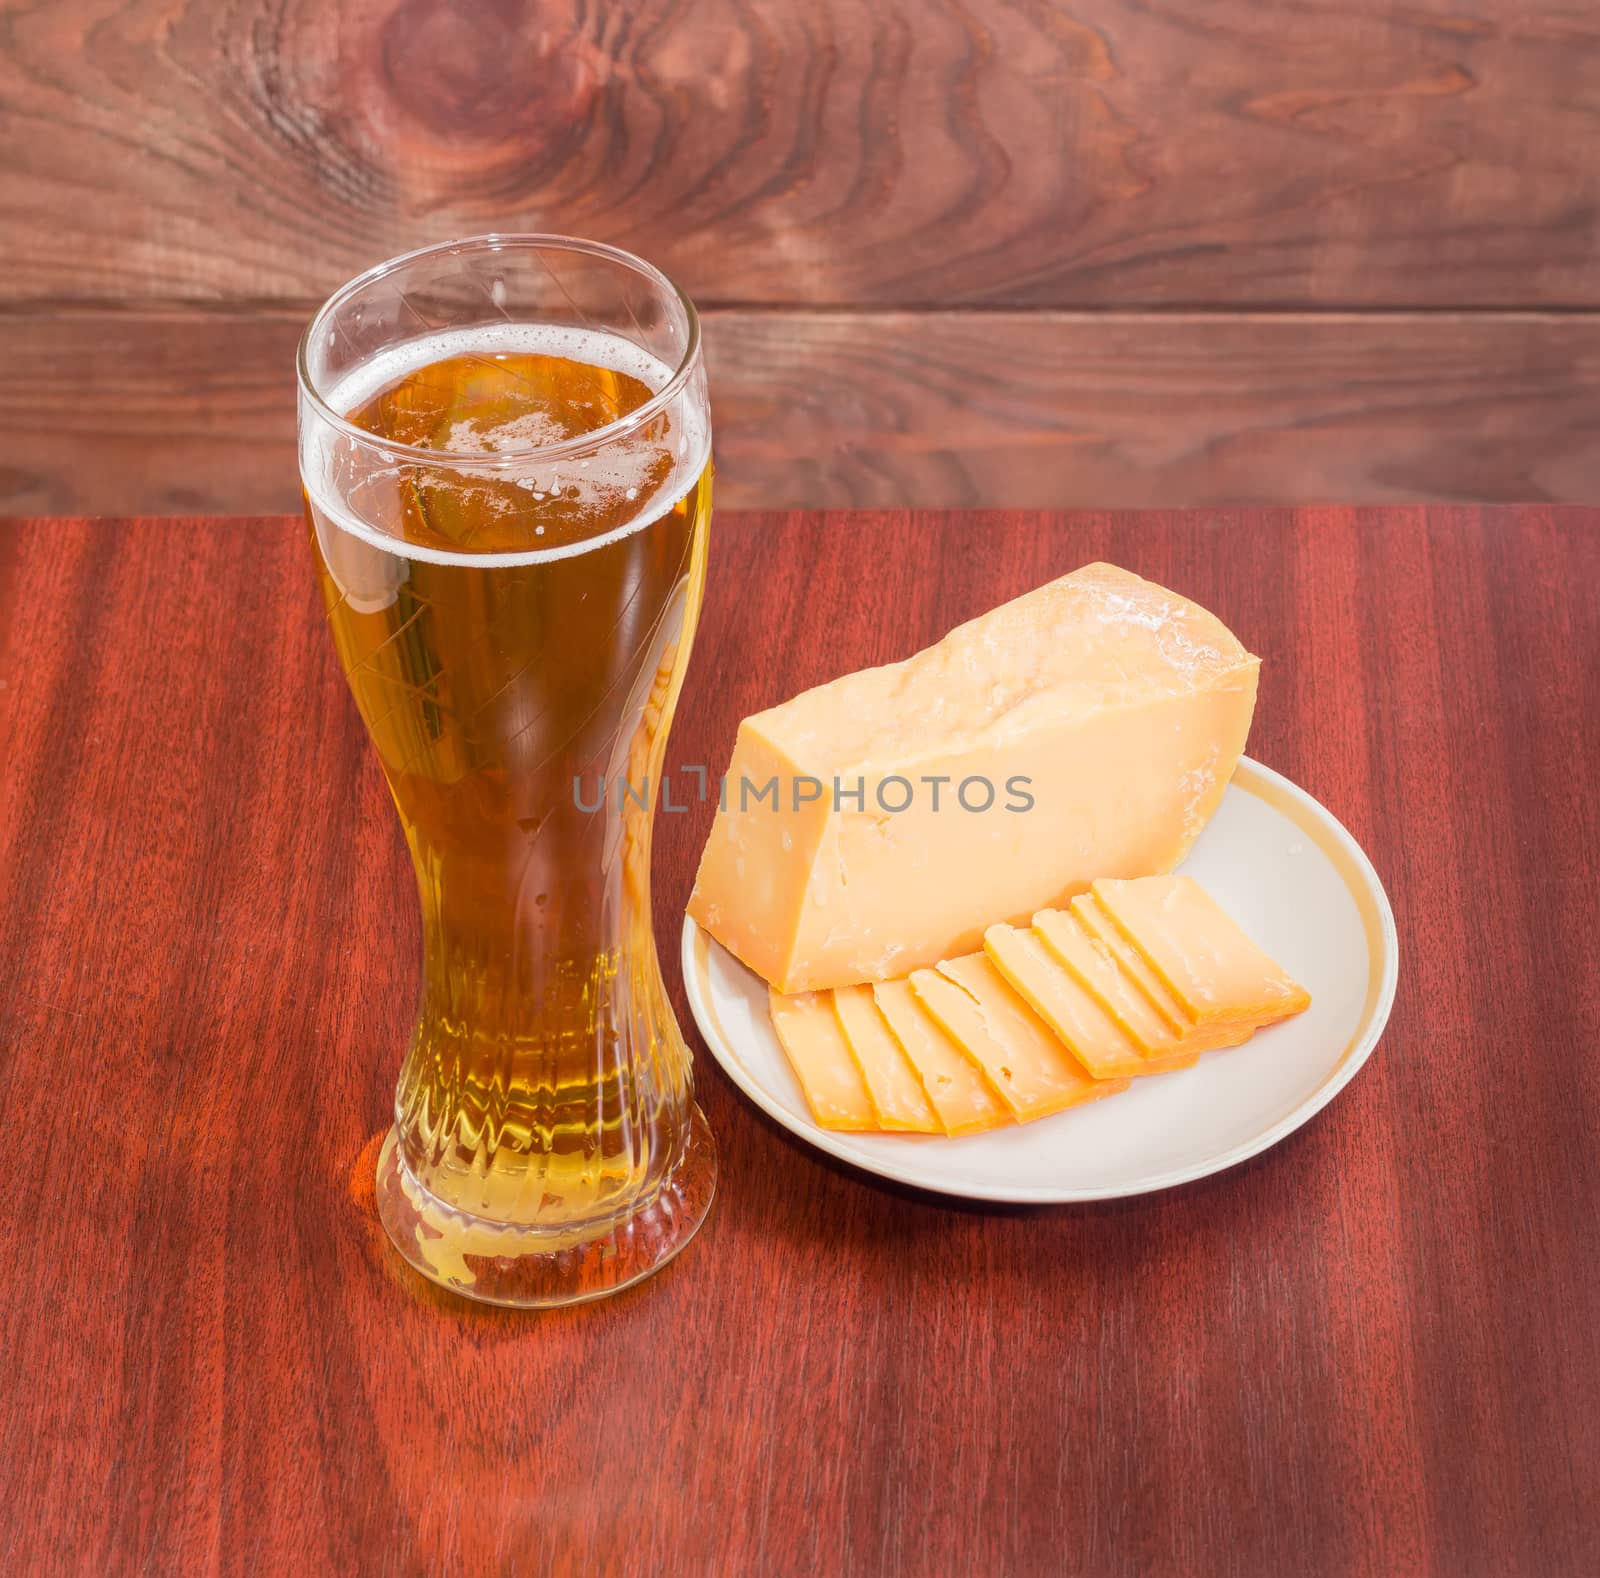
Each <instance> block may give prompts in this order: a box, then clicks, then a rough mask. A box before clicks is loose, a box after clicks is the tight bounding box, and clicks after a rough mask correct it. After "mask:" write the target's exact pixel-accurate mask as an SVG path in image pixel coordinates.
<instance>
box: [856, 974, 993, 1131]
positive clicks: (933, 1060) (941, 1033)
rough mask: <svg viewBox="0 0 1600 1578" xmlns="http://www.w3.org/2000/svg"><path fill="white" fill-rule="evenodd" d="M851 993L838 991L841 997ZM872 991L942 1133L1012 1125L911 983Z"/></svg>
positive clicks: (889, 984)
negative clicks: (919, 997)
mask: <svg viewBox="0 0 1600 1578" xmlns="http://www.w3.org/2000/svg"><path fill="white" fill-rule="evenodd" d="M849 990H850V988H849V987H840V988H839V991H840V992H841V993H842V992H846V991H849ZM871 992H872V996H873V1000H874V1001H875V1002H876V1003H877V1005H878V1011H879V1012H880V1013H881V1014H882V1015H883V1017H884V1019H885V1021H886V1022H887V1023H888V1026H889V1029H890V1030H891V1031H892V1032H893V1033H894V1037H895V1039H896V1040H897V1041H898V1042H899V1043H900V1046H901V1049H902V1050H903V1051H904V1052H905V1054H906V1056H907V1057H908V1058H910V1060H911V1063H912V1066H913V1067H914V1068H915V1069H916V1071H917V1075H918V1077H919V1078H920V1079H921V1081H922V1088H923V1090H925V1091H926V1092H927V1095H928V1100H929V1101H930V1102H932V1104H933V1108H934V1110H935V1111H936V1112H937V1113H938V1114H939V1121H940V1122H941V1123H942V1124H943V1125H944V1130H945V1133H946V1134H971V1133H973V1132H974V1131H976V1130H979V1129H994V1128H998V1127H999V1126H1000V1125H1001V1124H1004V1123H1010V1122H1011V1112H1010V1110H1009V1109H1008V1108H1007V1106H1006V1104H1005V1103H1004V1102H1003V1101H1001V1099H1000V1097H999V1096H998V1095H997V1094H996V1093H995V1091H994V1087H993V1086H991V1085H990V1084H989V1082H988V1080H986V1079H985V1078H984V1077H983V1075H982V1073H981V1072H980V1071H979V1070H978V1068H977V1067H976V1066H975V1065H974V1064H972V1063H971V1062H969V1061H968V1059H967V1057H966V1054H965V1053H963V1052H962V1050H961V1048H960V1047H958V1046H957V1045H956V1043H955V1042H954V1041H952V1040H951V1039H950V1037H949V1035H948V1034H947V1033H946V1031H945V1029H944V1027H943V1026H942V1025H941V1024H940V1023H939V1021H938V1020H937V1019H935V1018H934V1017H933V1015H932V1014H930V1013H929V1012H928V1010H927V1009H926V1008H924V1007H923V1006H922V1004H921V1003H920V1002H919V1001H918V1000H917V995H916V993H915V992H913V991H912V990H911V983H910V982H909V981H881V982H879V983H878V984H877V985H876V986H874V987H872V988H871Z"/></svg>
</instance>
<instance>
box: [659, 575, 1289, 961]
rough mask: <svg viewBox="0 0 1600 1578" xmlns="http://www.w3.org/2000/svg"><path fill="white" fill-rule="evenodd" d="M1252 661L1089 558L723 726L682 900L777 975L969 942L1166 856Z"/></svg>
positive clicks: (1220, 754)
mask: <svg viewBox="0 0 1600 1578" xmlns="http://www.w3.org/2000/svg"><path fill="white" fill-rule="evenodd" d="M1258 667H1259V660H1258V659H1257V658H1255V657H1252V656H1251V655H1250V654H1249V653H1248V652H1247V651H1245V649H1244V648H1243V647H1242V646H1241V645H1240V644H1239V642H1238V641H1237V640H1236V639H1235V638H1234V636H1233V635H1232V634H1231V633H1230V632H1229V631H1228V630H1227V628H1226V627H1225V626H1224V625H1223V624H1222V623H1221V622H1220V621H1219V620H1218V619H1216V618H1215V617H1214V616H1213V615H1212V614H1209V613H1207V612H1206V611H1205V610H1204V609H1203V608H1200V607H1198V606H1196V605H1195V604H1194V603H1191V602H1189V601H1188V600H1187V599H1185V598H1183V597H1180V596H1178V595H1177V594H1176V593H1174V592H1169V591H1166V590H1164V589H1163V588H1162V587H1159V586H1156V585H1153V584H1152V583H1150V582H1148V581H1144V580H1141V579H1140V578H1139V577H1138V576H1136V575H1132V574H1130V573H1129V572H1127V571H1126V570H1119V569H1117V568H1116V567H1115V566H1113V565H1108V564H1091V565H1086V566H1085V567H1084V568H1082V569H1080V570H1076V571H1074V572H1073V573H1072V574H1070V575H1066V576H1063V577H1061V578H1060V579H1059V580H1056V581H1052V582H1050V583H1049V584H1048V585H1045V586H1042V587H1039V588H1038V589H1037V590H1035V591H1032V592H1029V593H1028V594H1026V595H1025V596H1023V597H1019V598H1017V599H1016V600H1015V601H1014V602H1011V603H1007V604H1005V605H1003V606H1002V607H1000V608H996V609H993V610H991V611H990V612H989V613H987V614H984V615H982V616H980V617H979V618H977V619H974V620H972V621H971V622H969V623H967V624H964V625H961V626H958V627H957V628H956V629H955V630H952V631H951V632H950V633H949V634H948V635H947V636H946V637H945V638H944V639H943V640H942V641H940V642H939V643H938V644H937V645H935V646H932V647H929V648H927V649H926V650H925V651H923V652H919V653H917V654H916V655H915V656H914V657H911V658H907V659H906V660H905V661H904V662H901V663H895V664H890V665H889V666H887V667H884V668H872V669H863V670H861V671H860V672H858V673H854V674H848V675H846V676H845V677H844V678H842V679H838V680H835V681H833V682H832V683H831V684H828V685H822V686H819V687H818V688H816V689H814V690H809V691H806V692H804V693H803V694H802V695H799V696H796V697H794V698H793V699H792V700H790V701H787V702H785V703H784V704H783V705H781V706H778V707H773V708H771V709H770V710H768V711H766V712H761V713H757V714H755V715H754V716H753V717H749V718H746V719H745V720H744V722H743V723H742V724H740V726H739V732H738V737H737V739H736V741H735V744H734V749H733V759H732V762H731V763H730V765H729V768H728V773H727V778H726V787H725V792H724V796H723V803H724V808H723V809H719V811H718V813H717V816H716V820H715V822H714V824H713V826H712V830H711V835H710V838H709V839H708V840H707V843H706V847H705V852H704V854H703V856H702V857H701V861H700V869H699V873H698V875H697V877H696V879H695V887H694V893H693V896H692V897H691V898H690V901H689V913H690V914H691V915H692V916H693V917H694V919H695V920H696V921H698V922H699V924H700V925H701V926H703V927H704V928H705V929H706V930H707V931H708V932H710V933H711V935H712V936H713V937H715V938H716V939H717V940H718V941H719V942H721V943H722V944H723V945H724V946H725V947H727V948H728V949H729V950H730V951H731V952H733V953H734V954H736V955H737V956H738V957H739V958H740V959H742V960H743V961H744V962H745V963H746V964H747V965H749V966H750V967H751V968H752V969H754V970H756V971H757V972H758V973H759V974H760V975H761V976H763V977H764V978H765V979H766V980H767V981H769V982H770V983H771V984H772V985H774V986H776V987H777V988H778V989H779V990H780V991H783V992H798V991H803V990H808V989H815V988H821V987H829V986H841V985H846V984H849V983H851V982H861V981H882V980H889V979H892V978H894V977H896V976H901V975H905V974H907V973H908V972H909V971H910V970H912V969H914V968H919V967H924V966H930V965H933V964H935V963H937V962H938V961H939V960H942V959H948V958H952V957H955V956H957V955H961V954H964V953H967V952H970V951H971V950H974V949H977V948H979V947H980V946H981V944H982V939H983V933H984V930H985V929H986V928H987V927H989V926H991V925H993V924H995V923H997V922H1001V921H1008V922H1012V923H1015V924H1026V923H1027V922H1028V921H1029V920H1030V919H1031V917H1032V916H1033V914H1034V913H1035V911H1037V910H1040V909H1045V908H1050V907H1054V906H1056V905H1059V904H1061V903H1064V902H1065V901H1066V899H1067V898H1068V897H1069V896H1071V895H1072V894H1074V893H1077V892H1081V891H1082V890H1083V889H1085V888H1087V887H1088V885H1089V884H1090V882H1091V881H1093V879H1094V878H1096V877H1103V876H1117V877H1137V876H1143V875H1146V874H1148V873H1152V872H1160V871H1167V870H1170V869H1171V868H1172V867H1173V866H1175V865H1176V864H1177V863H1178V862H1179V861H1180V860H1181V859H1182V858H1183V856H1184V855H1185V854H1186V853H1187V851H1188V849H1189V846H1190V845H1191V844H1192V843H1193V842H1194V839H1195V837H1196V835H1197V834H1198V833H1199V831H1200V829H1201V828H1202V827H1204V826H1205V824H1206V821H1207V820H1208V818H1209V817H1210V816H1211V813H1212V812H1213V811H1214V810H1215V809H1216V806H1217V803H1218V801H1219V800H1220V799H1221V797H1222V794H1223V791H1224V789H1225V788H1226V787H1227V783H1228V780H1229V778H1230V777H1231V776H1232V774H1233V770H1234V767H1235V765H1236V764H1237V762H1238V760H1239V755H1240V753H1241V751H1242V750H1243V749H1244V743H1245V735H1246V734H1247V732H1248V731H1249V727H1250V717H1251V712H1252V710H1253V708H1254V706H1255V694H1256V671H1257V668H1258Z"/></svg>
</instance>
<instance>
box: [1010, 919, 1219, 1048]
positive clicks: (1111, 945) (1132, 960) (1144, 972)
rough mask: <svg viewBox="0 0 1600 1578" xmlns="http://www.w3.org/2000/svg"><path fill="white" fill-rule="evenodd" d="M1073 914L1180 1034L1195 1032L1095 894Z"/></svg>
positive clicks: (1182, 1007)
mask: <svg viewBox="0 0 1600 1578" xmlns="http://www.w3.org/2000/svg"><path fill="white" fill-rule="evenodd" d="M1071 911H1072V915H1073V917H1074V919H1076V920H1077V922H1078V923H1079V925H1081V926H1082V927H1083V929H1084V930H1085V931H1086V932H1088V933H1089V935H1090V936H1092V937H1093V938H1094V939H1095V941H1096V942H1099V943H1102V944H1104V946H1105V948H1106V950H1107V952H1109V953H1110V954H1111V956H1112V958H1114V959H1115V960H1116V961H1117V964H1118V966H1119V968H1120V969H1121V970H1122V971H1123V973H1124V974H1125V975H1126V976H1127V978H1128V979H1129V980H1130V981H1132V982H1133V984H1134V985H1135V986H1136V987H1138V989H1139V991H1140V993H1141V994H1142V995H1143V996H1144V998H1145V1000H1146V1001H1147V1002H1148V1003H1149V1004H1150V1006H1151V1007H1152V1008H1154V1009H1155V1011H1156V1012H1157V1013H1158V1014H1159V1015H1160V1016H1161V1017H1162V1019H1164V1020H1165V1021H1166V1022H1167V1024H1169V1025H1170V1026H1171V1027H1172V1029H1173V1031H1174V1032H1175V1033H1176V1034H1179V1035H1183V1034H1186V1033H1187V1032H1188V1031H1190V1030H1191V1029H1193V1027H1194V1020H1192V1019H1191V1018H1190V1017H1189V1015H1188V1012H1187V1011H1186V1010H1185V1008H1184V1006H1183V1004H1182V1003H1180V1002H1179V1001H1178V999H1177V998H1176V997H1174V996H1173V995H1172V993H1171V992H1169V991H1168V990H1167V988H1166V986H1165V985H1164V984H1163V982H1162V980H1161V977H1160V976H1159V975H1157V974H1156V972H1155V971H1154V970H1152V969H1151V968H1150V966H1149V965H1148V964H1147V963H1146V962H1145V960H1144V957H1143V955H1142V954H1140V953H1139V951H1138V950H1137V949H1136V948H1135V947H1134V946H1133V944H1132V943H1131V942H1129V941H1128V939H1127V938H1126V937H1124V936H1123V935H1122V933H1121V932H1120V931H1119V930H1118V929H1117V924H1116V922H1115V921H1114V920H1112V918H1111V917H1110V916H1109V915H1108V914H1107V913H1106V911H1105V906H1104V905H1102V904H1101V903H1100V902H1099V900H1098V899H1096V898H1095V896H1094V894H1093V893H1080V894H1079V895H1078V896H1077V897H1076V898H1075V899H1074V900H1073V901H1072V905H1071ZM1037 918H1038V917H1037V916H1036V917H1035V920H1037Z"/></svg>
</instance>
